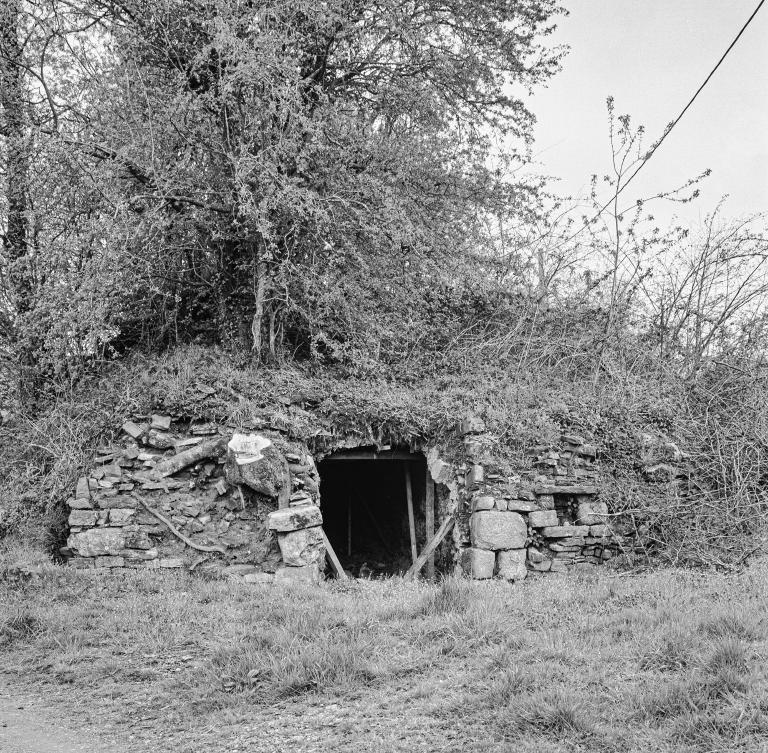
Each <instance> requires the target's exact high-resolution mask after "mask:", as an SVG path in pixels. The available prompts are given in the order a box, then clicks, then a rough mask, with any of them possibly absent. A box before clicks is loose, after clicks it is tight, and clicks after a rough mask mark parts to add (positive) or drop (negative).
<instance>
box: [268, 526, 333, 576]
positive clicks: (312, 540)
mask: <svg viewBox="0 0 768 753" xmlns="http://www.w3.org/2000/svg"><path fill="white" fill-rule="evenodd" d="M277 543H278V544H279V545H280V554H281V555H282V557H283V562H284V563H285V564H286V565H292V566H293V567H302V566H304V565H311V564H312V563H314V562H317V563H322V561H323V557H324V556H325V547H324V546H323V533H322V529H321V528H320V526H315V527H314V528H302V529H301V530H299V531H288V532H287V533H279V534H278V535H277Z"/></svg>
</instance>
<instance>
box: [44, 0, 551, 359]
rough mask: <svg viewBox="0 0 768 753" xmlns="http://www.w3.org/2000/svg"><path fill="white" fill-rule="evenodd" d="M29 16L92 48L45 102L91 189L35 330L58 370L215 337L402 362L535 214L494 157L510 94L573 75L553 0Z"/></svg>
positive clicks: (510, 125) (143, 1) (224, 4)
mask: <svg viewBox="0 0 768 753" xmlns="http://www.w3.org/2000/svg"><path fill="white" fill-rule="evenodd" d="M36 5H37V6H40V7H42V6H46V7H49V6H50V7H52V8H53V9H54V10H55V11H56V13H55V14H53V15H52V16H51V17H54V16H55V18H56V21H55V25H54V24H53V22H51V23H49V24H48V25H47V26H46V27H45V28H46V29H47V31H41V34H42V35H43V36H46V35H49V36H50V35H51V33H53V32H55V33H54V34H53V36H57V35H58V37H62V36H65V35H68V38H69V40H70V45H69V46H71V47H72V48H73V49H75V50H77V51H78V54H77V55H74V56H73V57H72V58H71V60H70V61H69V65H68V66H67V68H66V75H64V74H63V70H64V67H63V66H62V67H61V71H60V72H59V73H58V74H55V73H54V74H52V80H51V81H50V82H49V86H48V87H47V88H46V93H48V94H51V96H46V97H44V98H41V101H43V102H44V104H41V105H40V107H41V108H44V109H47V110H51V111H55V112H56V113H57V116H56V117H55V118H53V119H51V118H49V119H48V122H47V124H46V126H45V127H44V128H42V129H41V132H42V134H43V136H44V137H45V139H47V142H46V146H45V148H46V149H47V150H48V154H49V155H51V157H50V158H51V159H53V160H54V164H55V165H57V166H61V169H62V170H63V169H64V168H63V165H66V167H67V169H70V170H73V169H74V170H75V171H76V173H75V175H74V177H70V179H69V182H70V183H72V184H75V185H73V186H72V188H71V191H70V193H69V194H68V195H69V196H70V197H72V196H74V197H75V199H78V198H79V197H83V196H86V195H87V196H89V197H90V199H91V203H90V205H89V207H88V211H87V220H86V219H85V218H84V217H83V215H82V214H78V215H77V217H78V221H77V228H78V234H77V237H76V238H75V237H72V234H71V231H70V234H69V238H70V243H69V244H68V247H67V249H66V251H65V252H62V253H61V254H58V253H57V254H54V255H53V256H54V257H55V259H56V262H55V264H52V265H51V268H50V269H49V274H48V276H47V278H46V279H47V281H48V282H47V287H46V291H45V294H44V295H43V302H42V304H41V309H40V311H39V313H40V316H39V317H38V319H39V321H40V322H41V323H43V324H42V325H41V326H42V327H44V329H45V339H46V342H47V345H46V347H47V348H49V349H53V350H56V351H57V352H58V353H61V351H62V350H63V351H65V353H66V354H67V357H69V355H70V354H72V353H73V352H81V353H82V352H83V350H84V351H85V352H88V353H94V352H101V351H102V350H103V349H104V348H111V349H113V350H115V351H117V352H119V351H120V350H122V349H124V348H126V347H130V346H131V345H133V344H135V343H137V342H139V341H142V340H143V341H147V340H151V341H152V342H155V343H162V342H173V341H175V340H178V339H190V338H196V337H197V338H199V337H204V338H206V339H214V340H216V341H220V342H221V341H223V342H232V343H239V344H240V347H242V348H247V349H248V350H250V351H251V352H252V355H253V358H254V359H256V360H263V359H264V358H275V357H278V356H279V354H280V353H281V352H283V351H288V352H292V353H298V354H304V355H311V356H314V357H317V358H325V359H331V360H333V361H337V362H344V361H347V362H349V361H356V362H358V363H360V362H363V361H366V360H368V361H370V362H371V363H372V364H374V363H376V362H387V361H392V360H393V359H394V360H397V359H398V358H402V357H403V356H404V355H405V354H406V353H407V352H408V350H409V348H410V345H409V343H413V341H414V339H415V338H418V337H424V333H423V330H424V328H428V327H429V326H430V318H434V317H433V315H434V306H435V305H436V301H438V300H446V299H449V298H451V297H452V296H453V295H454V293H452V292H451V291H452V290H455V289H456V286H457V281H458V285H459V287H460V286H461V281H462V280H467V281H469V280H474V279H475V275H474V273H473V272H472V271H471V269H470V267H471V259H472V254H473V253H474V252H476V251H477V248H478V246H480V245H481V244H483V243H486V242H487V237H486V234H485V231H484V217H485V216H486V214H487V213H489V212H494V211H496V210H500V209H502V208H504V210H505V211H508V208H509V207H510V206H516V207H520V208H521V211H522V209H523V208H524V207H525V206H526V204H528V203H531V202H535V201H536V198H537V186H536V185H535V184H530V185H526V184H524V183H521V182H520V181H512V180H509V179H508V178H506V177H504V175H505V173H504V172H503V170H500V169H499V166H500V165H503V164H504V163H507V164H511V163H515V162H518V163H519V162H520V161H523V160H525V150H526V143H527V141H528V140H530V133H531V125H532V116H531V114H530V113H529V112H528V111H527V109H526V108H525V106H524V104H523V102H522V101H521V99H520V98H519V97H516V96H514V95H513V93H512V92H513V91H515V89H514V87H518V89H517V90H519V88H520V87H524V88H531V87H533V86H536V85H538V84H540V83H541V82H543V81H544V80H546V78H547V77H549V76H550V75H552V74H553V73H554V72H555V71H556V70H557V68H558V65H559V60H560V57H561V55H562V51H561V50H558V49H549V48H547V47H546V46H545V44H544V43H545V41H546V39H545V38H546V36H547V35H548V34H549V33H550V32H551V30H552V26H551V19H552V17H553V16H554V15H555V14H556V13H557V12H558V9H557V7H556V6H555V4H554V3H553V2H552V1H551V0H545V1H540V0H519V1H518V2H510V3H497V2H491V1H490V0H487V1H481V2H465V1H463V0H450V1H449V2H447V3H446V2H441V3H436V2H433V1H432V0H428V1H423V0H422V1H419V2H412V1H408V2H405V1H404V0H381V1H376V0H367V1H366V2H361V1H360V0H329V1H328V2H324V3H315V2H307V1H305V2H284V1H278V2H261V3H253V2H245V1H242V2H230V1H229V0H194V1H193V2H180V1H179V0H169V1H168V2H166V3H164V4H163V5H158V4H157V3H155V2H149V0H120V1H119V2H115V1H113V0H92V1H91V0H67V2H64V1H63V0H45V2H42V0H41V1H40V2H38V3H37V4H36ZM38 17H39V18H43V17H47V16H45V14H44V13H41V14H38ZM40 26H41V29H42V28H43V26H45V24H43V23H42V22H41V24H40ZM72 38H76V39H77V40H79V42H78V45H79V46H78V45H75V44H72V43H71V39H72ZM60 48H61V49H63V46H61V45H57V44H56V43H55V42H53V43H51V44H50V45H49V49H51V50H59V49H60ZM59 54H63V53H59ZM49 68H51V65H49ZM73 78H77V86H76V87H75V86H74V85H73V84H72V79H73ZM62 81H63V82H64V83H61V82H62ZM75 92H77V93H76V94H75ZM62 100H63V103H62ZM502 135H504V136H506V137H514V138H517V139H518V144H519V150H518V152H517V153H510V152H508V151H507V152H503V151H502V150H500V149H499V148H498V146H497V143H498V141H497V137H499V136H502ZM56 169H58V167H57V168H56ZM65 185H66V181H63V180H62V181H59V186H60V187H61V186H65ZM64 193H66V191H62V190H61V188H60V189H59V192H58V193H57V196H59V197H61V196H62V195H63V194H64ZM67 202H68V204H72V200H71V199H67ZM74 203H75V204H76V203H77V200H75V201H74ZM70 226H71V223H70ZM50 237H51V238H52V239H54V238H55V239H56V240H51V243H52V245H53V246H56V244H58V243H59V242H60V241H59V240H58V239H59V238H60V234H58V235H57V233H55V232H52V233H50ZM49 258H52V257H49ZM74 269H76V273H74V274H73V270H74ZM62 280H66V282H65V283H64V284H62ZM468 284H469V283H468ZM436 291H437V295H435V292H436ZM440 291H443V292H440ZM456 295H458V296H459V297H460V296H461V295H463V293H461V292H460V291H457V292H456ZM62 308H63V309H64V310H65V311H66V315H64V316H62V315H61V310H62ZM94 311H98V312H99V314H98V315H97V316H94V313H93V312H94ZM436 336H437V340H435V339H434V338H432V337H427V338H426V339H427V341H428V342H430V341H433V342H434V345H435V347H436V348H439V347H440V343H439V333H436ZM75 341H78V342H80V343H82V342H88V343H89V345H88V346H87V347H86V348H84V349H83V348H82V346H81V345H75V344H74V342H75ZM54 360H56V359H54Z"/></svg>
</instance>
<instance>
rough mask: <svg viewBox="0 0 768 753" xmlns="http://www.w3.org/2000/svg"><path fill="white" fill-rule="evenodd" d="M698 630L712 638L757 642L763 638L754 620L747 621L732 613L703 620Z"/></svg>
mask: <svg viewBox="0 0 768 753" xmlns="http://www.w3.org/2000/svg"><path fill="white" fill-rule="evenodd" d="M698 630H699V632H701V633H703V634H704V635H707V636H709V637H711V638H739V639H741V640H744V641H755V640H758V639H759V638H760V637H761V631H760V630H759V627H758V625H757V624H755V621H754V620H747V619H746V618H745V617H743V616H741V615H736V614H733V613H732V612H726V613H723V614H717V615H715V616H714V617H708V618H706V619H704V620H701V621H700V622H699V624H698Z"/></svg>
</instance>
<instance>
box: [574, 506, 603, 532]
mask: <svg viewBox="0 0 768 753" xmlns="http://www.w3.org/2000/svg"><path fill="white" fill-rule="evenodd" d="M607 515H608V505H607V504H606V503H605V502H597V501H596V500H592V501H589V502H579V505H578V508H577V513H576V525H580V526H594V525H600V524H601V523H605V519H606V516H607Z"/></svg>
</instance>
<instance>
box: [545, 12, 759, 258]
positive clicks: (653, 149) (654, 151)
mask: <svg viewBox="0 0 768 753" xmlns="http://www.w3.org/2000/svg"><path fill="white" fill-rule="evenodd" d="M763 5H765V0H760V2H759V3H758V4H757V7H756V8H755V9H754V10H753V11H752V15H751V16H750V17H749V18H748V19H747V20H746V22H745V23H744V25H743V26H742V27H741V30H740V31H739V33H738V34H737V35H736V36H735V37H734V39H733V41H732V42H731V43H730V44H729V45H728V49H727V50H726V51H725V52H724V53H723V54H722V56H721V57H720V59H719V60H718V61H717V63H716V65H715V67H714V68H713V69H712V70H711V71H710V72H709V75H708V76H707V77H706V78H705V79H704V81H703V83H702V84H701V86H699V88H698V89H697V90H696V92H695V93H694V95H693V96H692V97H691V98H690V99H689V100H688V104H686V106H685V107H684V108H683V109H682V110H681V111H680V114H679V115H678V116H677V117H676V118H675V119H674V120H673V121H672V122H671V123H670V124H669V126H668V127H667V129H666V131H664V133H663V134H662V136H661V138H660V139H659V140H658V141H657V142H656V143H655V144H654V145H653V147H652V148H651V150H650V152H648V154H646V155H645V157H644V159H643V161H642V162H641V163H640V164H639V165H638V166H637V169H636V170H635V171H634V172H633V173H632V175H630V176H629V178H628V179H627V180H626V181H625V182H624V184H623V185H621V186H620V188H619V189H618V191H616V193H615V194H614V195H613V196H612V197H611V198H610V200H609V201H607V202H606V203H605V204H603V206H602V207H600V209H599V210H598V212H597V214H595V216H594V217H592V219H590V220H589V221H588V222H585V223H584V225H582V227H580V228H579V229H578V230H577V231H576V232H575V233H573V234H572V235H570V236H568V237H567V238H564V239H563V240H562V241H561V242H560V243H558V244H557V246H555V248H560V247H561V246H562V245H564V244H565V243H568V242H569V241H572V240H573V239H574V238H576V237H577V236H578V235H580V234H581V233H582V232H584V230H586V228H588V227H589V226H590V225H591V224H592V223H593V222H595V221H596V220H598V219H600V217H601V215H602V214H603V212H604V211H605V210H606V209H607V208H608V207H609V206H610V205H611V204H613V203H614V202H615V201H616V199H617V198H618V196H619V195H620V194H621V193H622V192H623V191H624V189H625V188H626V187H627V186H628V185H629V184H630V183H631V182H632V180H633V179H634V178H635V176H636V175H637V174H638V173H639V172H640V171H641V170H642V169H643V168H644V167H645V165H646V164H648V161H649V160H650V159H651V157H653V155H654V154H655V153H656V150H657V149H658V148H659V147H660V146H661V145H662V144H663V143H664V140H665V139H666V138H667V136H669V134H670V133H672V129H673V128H674V127H675V126H676V125H677V124H678V123H679V122H680V121H681V120H682V118H683V116H684V115H685V113H687V112H688V110H689V109H690V108H691V106H692V105H693V103H694V102H695V101H696V99H697V98H698V96H699V94H701V92H702V91H703V90H704V87H706V85H707V84H708V83H709V82H710V80H711V79H712V77H713V76H714V75H715V73H716V72H717V70H718V68H720V66H721V65H722V64H723V62H724V61H725V59H726V58H727V57H728V55H729V54H730V52H731V50H733V48H734V47H735V46H736V44H737V43H738V41H739V39H741V37H742V35H743V34H744V32H745V31H746V30H747V28H748V27H749V25H750V24H751V23H752V21H754V19H755V16H756V15H757V14H758V13H759V12H760V9H761V8H762V7H763ZM543 237H544V235H542V236H541V238H543ZM541 238H539V239H538V240H541Z"/></svg>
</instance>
